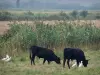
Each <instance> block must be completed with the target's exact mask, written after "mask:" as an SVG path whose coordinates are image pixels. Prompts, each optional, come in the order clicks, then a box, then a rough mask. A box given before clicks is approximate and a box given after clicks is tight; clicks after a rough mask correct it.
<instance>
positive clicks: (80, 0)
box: [51, 0, 100, 6]
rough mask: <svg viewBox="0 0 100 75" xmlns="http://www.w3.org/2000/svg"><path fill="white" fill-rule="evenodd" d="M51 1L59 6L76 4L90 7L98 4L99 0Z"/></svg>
mask: <svg viewBox="0 0 100 75" xmlns="http://www.w3.org/2000/svg"><path fill="white" fill-rule="evenodd" d="M51 1H55V2H58V3H60V4H69V3H71V4H73V3H76V4H80V5H84V6H90V5H91V4H95V3H100V0H51Z"/></svg>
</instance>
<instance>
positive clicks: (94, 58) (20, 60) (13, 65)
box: [0, 50, 100, 75]
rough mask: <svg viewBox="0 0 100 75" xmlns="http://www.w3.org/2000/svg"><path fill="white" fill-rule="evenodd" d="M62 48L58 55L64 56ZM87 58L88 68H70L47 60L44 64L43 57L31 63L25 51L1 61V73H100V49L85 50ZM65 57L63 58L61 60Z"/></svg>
mask: <svg viewBox="0 0 100 75" xmlns="http://www.w3.org/2000/svg"><path fill="white" fill-rule="evenodd" d="M62 52H63V51H61V50H60V54H59V55H58V54H57V55H58V56H61V57H63V55H62ZM85 55H86V58H87V59H90V61H89V65H88V67H87V68H84V67H81V68H77V67H74V68H71V69H70V70H69V69H68V67H67V63H66V68H63V67H62V63H61V65H58V64H56V63H55V62H51V63H50V65H48V63H47V62H46V63H45V64H44V65H43V64H42V63H43V59H38V58H36V59H35V63H36V65H35V66H34V65H33V66H31V65H30V59H29V54H28V52H27V53H23V54H22V55H19V56H17V57H12V60H11V61H10V62H3V61H0V75H73V74H74V75H100V64H99V63H100V60H99V59H100V51H91V50H87V51H85ZM62 61H63V59H62V58H61V62H62Z"/></svg>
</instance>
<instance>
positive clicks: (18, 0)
mask: <svg viewBox="0 0 100 75" xmlns="http://www.w3.org/2000/svg"><path fill="white" fill-rule="evenodd" d="M16 7H17V8H19V7H20V0H17V1H16Z"/></svg>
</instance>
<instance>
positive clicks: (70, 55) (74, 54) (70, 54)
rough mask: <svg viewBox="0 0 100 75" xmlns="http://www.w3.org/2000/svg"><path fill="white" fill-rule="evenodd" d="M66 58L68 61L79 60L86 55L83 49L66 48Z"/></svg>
mask: <svg viewBox="0 0 100 75" xmlns="http://www.w3.org/2000/svg"><path fill="white" fill-rule="evenodd" d="M64 57H65V58H67V59H72V60H73V59H77V58H80V57H82V58H83V57H84V53H83V51H82V50H81V49H77V48H65V49H64Z"/></svg>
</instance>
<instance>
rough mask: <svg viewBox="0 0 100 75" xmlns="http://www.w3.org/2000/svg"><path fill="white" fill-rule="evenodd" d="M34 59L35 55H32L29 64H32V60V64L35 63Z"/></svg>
mask: <svg viewBox="0 0 100 75" xmlns="http://www.w3.org/2000/svg"><path fill="white" fill-rule="evenodd" d="M34 59H35V55H32V58H31V65H32V62H33V64H34V65H35V62H34Z"/></svg>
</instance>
